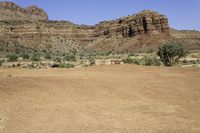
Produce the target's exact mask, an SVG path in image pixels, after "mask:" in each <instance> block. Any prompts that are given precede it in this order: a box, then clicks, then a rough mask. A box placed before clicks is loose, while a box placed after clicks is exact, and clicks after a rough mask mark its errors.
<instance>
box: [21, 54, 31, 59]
mask: <svg viewBox="0 0 200 133" xmlns="http://www.w3.org/2000/svg"><path fill="white" fill-rule="evenodd" d="M21 57H22V58H23V59H29V58H30V56H29V55H28V54H22V55H21Z"/></svg>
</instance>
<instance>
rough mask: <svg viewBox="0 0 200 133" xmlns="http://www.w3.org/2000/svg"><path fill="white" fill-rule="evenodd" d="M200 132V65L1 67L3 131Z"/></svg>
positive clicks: (0, 122)
mask: <svg viewBox="0 0 200 133" xmlns="http://www.w3.org/2000/svg"><path fill="white" fill-rule="evenodd" d="M134 132H136V133H199V132H200V69H199V68H178V67H173V68H167V67H143V66H134V65H111V66H94V67H87V68H75V69H33V70H31V69H13V68H10V69H8V68H5V69H4V68H1V69H0V133H134Z"/></svg>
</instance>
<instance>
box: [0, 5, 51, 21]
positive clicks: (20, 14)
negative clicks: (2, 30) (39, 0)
mask: <svg viewBox="0 0 200 133" xmlns="http://www.w3.org/2000/svg"><path fill="white" fill-rule="evenodd" d="M0 20H3V21H14V20H19V21H24V20H28V21H38V20H43V21H47V20H48V15H47V13H46V12H45V11H44V10H43V9H40V8H38V7H36V6H30V7H28V8H21V7H19V6H18V5H16V4H15V3H12V2H0Z"/></svg>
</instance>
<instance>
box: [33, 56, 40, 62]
mask: <svg viewBox="0 0 200 133" xmlns="http://www.w3.org/2000/svg"><path fill="white" fill-rule="evenodd" d="M31 60H32V61H40V56H39V55H37V54H33V56H32V57H31Z"/></svg>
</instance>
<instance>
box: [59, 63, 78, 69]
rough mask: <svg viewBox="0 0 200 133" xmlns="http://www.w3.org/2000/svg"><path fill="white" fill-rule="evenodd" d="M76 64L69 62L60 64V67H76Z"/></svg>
mask: <svg viewBox="0 0 200 133" xmlns="http://www.w3.org/2000/svg"><path fill="white" fill-rule="evenodd" d="M74 67H75V66H74V65H73V64H70V63H67V64H59V65H58V68H74Z"/></svg>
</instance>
